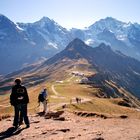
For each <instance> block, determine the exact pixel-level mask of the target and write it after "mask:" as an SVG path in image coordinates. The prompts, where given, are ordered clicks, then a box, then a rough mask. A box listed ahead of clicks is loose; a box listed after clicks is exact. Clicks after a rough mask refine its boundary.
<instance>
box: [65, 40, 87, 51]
mask: <svg viewBox="0 0 140 140" xmlns="http://www.w3.org/2000/svg"><path fill="white" fill-rule="evenodd" d="M87 47H89V46H87V45H86V44H85V43H84V42H83V41H82V40H80V39H79V38H75V39H74V40H73V41H71V42H70V43H69V44H68V46H67V47H66V50H81V49H86V48H87Z"/></svg>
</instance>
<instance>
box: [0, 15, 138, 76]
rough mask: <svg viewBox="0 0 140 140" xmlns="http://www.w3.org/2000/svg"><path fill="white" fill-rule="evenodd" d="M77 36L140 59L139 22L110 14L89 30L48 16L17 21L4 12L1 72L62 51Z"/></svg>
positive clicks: (0, 32) (0, 17)
mask: <svg viewBox="0 0 140 140" xmlns="http://www.w3.org/2000/svg"><path fill="white" fill-rule="evenodd" d="M74 38H79V39H81V40H82V41H84V42H85V43H86V44H87V45H90V46H92V47H96V46H99V44H101V43H105V44H107V45H110V46H111V48H112V49H113V50H118V51H121V52H122V53H124V54H125V55H128V56H131V57H134V58H136V59H138V60H140V48H139V44H140V25H139V24H138V23H134V24H132V23H130V22H129V23H125V22H121V21H118V20H116V19H114V18H112V17H107V18H105V19H101V20H99V21H97V22H95V23H94V24H92V25H91V26H89V27H87V28H85V29H75V28H72V29H70V30H67V29H66V28H63V27H62V26H60V25H59V24H58V23H56V22H55V21H54V20H51V19H49V18H48V17H43V18H42V19H40V20H39V21H37V22H34V23H14V22H12V21H11V20H10V19H8V18H7V17H6V16H4V15H0V65H1V66H2V67H1V69H0V75H3V74H7V73H10V72H12V71H15V70H18V69H20V68H24V67H25V66H27V65H29V64H32V63H35V62H38V61H45V60H46V59H48V58H50V57H52V56H53V55H55V54H56V53H58V52H60V51H62V50H63V49H64V48H65V46H67V45H68V44H69V42H71V41H72V40H73V39H74ZM3 60H4V61H3Z"/></svg>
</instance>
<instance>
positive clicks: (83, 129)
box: [0, 111, 140, 140]
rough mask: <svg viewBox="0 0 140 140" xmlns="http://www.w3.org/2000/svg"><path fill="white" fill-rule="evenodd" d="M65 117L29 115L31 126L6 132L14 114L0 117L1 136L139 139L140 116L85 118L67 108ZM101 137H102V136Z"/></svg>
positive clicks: (14, 139)
mask: <svg viewBox="0 0 140 140" xmlns="http://www.w3.org/2000/svg"><path fill="white" fill-rule="evenodd" d="M61 117H64V120H63V121H62V120H61V121H60V120H54V119H45V118H44V117H43V116H42V117H40V116H36V115H34V116H29V118H30V122H31V126H30V128H28V129H25V126H24V125H22V126H21V127H20V129H18V130H17V131H16V132H14V133H13V135H12V134H10V133H9V135H8V133H7V134H6V132H5V131H6V130H7V129H8V128H9V127H11V125H12V121H13V118H8V119H6V120H3V121H1V122H0V123H1V127H0V139H3V138H6V137H7V140H25V139H26V140H45V139H47V140H56V139H57V140H71V139H74V140H97V139H98V140H99V138H100V140H140V120H138V119H128V118H127V119H120V118H116V119H115V118H112V119H101V118H84V117H79V116H76V115H74V114H72V113H69V112H67V111H65V112H64V114H62V116H61ZM11 135H12V136H11ZM101 138H102V139H101Z"/></svg>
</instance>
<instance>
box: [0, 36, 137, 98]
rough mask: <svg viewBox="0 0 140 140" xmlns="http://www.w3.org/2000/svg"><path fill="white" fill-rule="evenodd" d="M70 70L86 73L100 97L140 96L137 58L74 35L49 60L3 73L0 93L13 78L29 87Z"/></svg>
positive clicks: (7, 86)
mask: <svg viewBox="0 0 140 140" xmlns="http://www.w3.org/2000/svg"><path fill="white" fill-rule="evenodd" d="M73 71H81V72H83V73H90V74H87V75H86V77H87V78H88V80H89V83H90V84H91V85H93V86H97V87H99V88H100V90H101V95H104V97H108V98H110V97H113V98H114V97H127V98H128V96H129V98H132V99H133V100H134V99H135V97H134V96H133V95H135V96H136V97H137V98H140V94H139V93H140V88H139V83H140V62H139V61H138V60H136V59H134V58H132V57H129V56H126V55H124V54H122V53H121V52H119V51H113V50H112V49H111V47H110V46H109V45H105V44H104V43H102V44H100V45H99V46H98V47H95V48H93V47H91V46H88V45H86V44H85V43H84V42H83V41H82V40H80V39H78V38H76V39H74V40H73V41H72V42H70V43H69V44H68V45H67V47H66V48H65V49H64V50H62V51H61V52H59V53H57V54H56V55H55V56H53V57H51V58H50V59H48V60H46V61H44V62H42V63H40V64H36V65H31V66H28V67H26V68H24V69H21V70H18V71H15V72H13V73H11V74H8V75H6V76H4V77H3V78H2V79H1V81H0V83H1V84H0V87H1V93H4V92H5V91H7V90H9V89H10V88H11V85H10V83H12V81H13V80H14V78H15V77H22V78H23V79H24V85H25V86H27V87H33V86H36V85H38V84H41V83H43V82H46V81H49V82H55V81H61V80H62V79H66V78H67V77H69V75H70V74H71V73H72V72H73ZM124 93H125V94H124ZM126 94H127V96H126Z"/></svg>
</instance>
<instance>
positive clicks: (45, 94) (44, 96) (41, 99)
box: [38, 88, 48, 114]
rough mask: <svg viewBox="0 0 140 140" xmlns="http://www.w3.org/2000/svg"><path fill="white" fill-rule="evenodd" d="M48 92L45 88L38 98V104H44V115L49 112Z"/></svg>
mask: <svg viewBox="0 0 140 140" xmlns="http://www.w3.org/2000/svg"><path fill="white" fill-rule="evenodd" d="M47 98H48V92H47V89H46V88H44V89H43V91H42V92H41V93H40V94H39V96H38V102H39V103H40V102H42V104H43V113H44V114H45V113H46V111H47V102H48V99H47Z"/></svg>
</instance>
